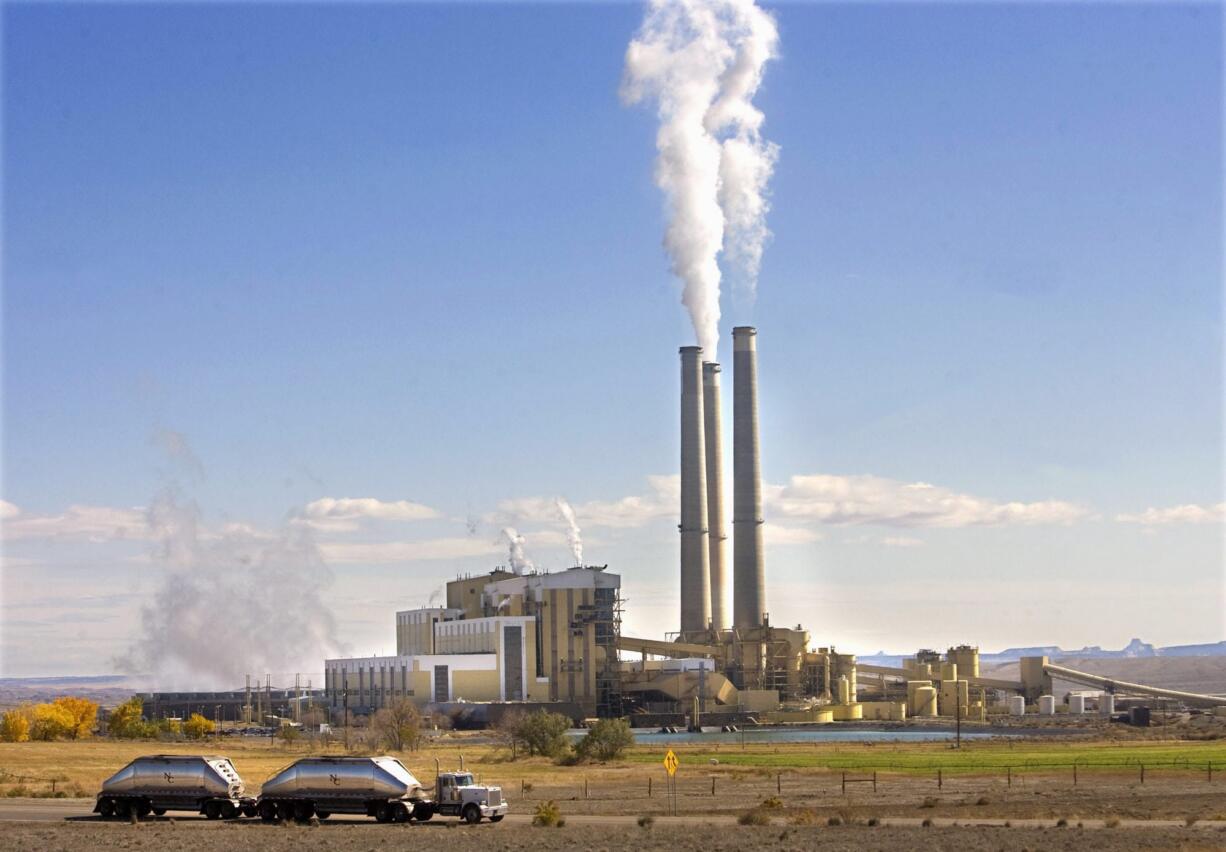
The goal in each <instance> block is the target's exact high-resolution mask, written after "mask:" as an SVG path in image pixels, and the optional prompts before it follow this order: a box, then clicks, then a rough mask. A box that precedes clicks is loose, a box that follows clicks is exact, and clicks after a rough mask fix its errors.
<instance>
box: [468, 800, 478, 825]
mask: <svg viewBox="0 0 1226 852" xmlns="http://www.w3.org/2000/svg"><path fill="white" fill-rule="evenodd" d="M464 821H465V822H466V823H468V824H469V825H476V824H477V823H479V822H481V809H480V808H479V807H477V806H476V805H465V806H464Z"/></svg>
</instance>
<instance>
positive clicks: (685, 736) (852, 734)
mask: <svg viewBox="0 0 1226 852" xmlns="http://www.w3.org/2000/svg"><path fill="white" fill-rule="evenodd" d="M1017 733H1019V731H1010V732H1009V734H1010V735H1013V736H1016V735H1017ZM997 736H1001V734H999V733H988V732H983V731H976V732H974V733H968V732H966V731H963V732H962V739H964V740H983V739H991V738H993V737H997ZM742 737H743V738H744V739H743V741H744V742H745V743H746V744H747V745H753V744H755V743H837V742H932V741H942V740H952V739H953V738H954V732H953V731H945V730H940V729H926V728H892V729H891V728H884V729H876V730H874V729H872V728H858V727H855V728H844V727H834V726H830V727H823V728H752V729H747V730H745V731H743V732H738V733H725V732H723V731H721V730H719V729H718V728H708V729H707V730H706V731H704V732H703V733H701V734H691V733H689V732H688V731H679V732H678V733H675V734H662V733H660V732H659V730H658V729H656V730H652V729H646V728H636V729H635V730H634V740H635V742H636V743H638V744H639V745H653V744H657V743H658V744H661V745H667V744H669V743H736V744H738V745H739V744H740V743H741V742H742Z"/></svg>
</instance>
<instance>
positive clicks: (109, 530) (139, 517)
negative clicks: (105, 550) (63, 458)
mask: <svg viewBox="0 0 1226 852" xmlns="http://www.w3.org/2000/svg"><path fill="white" fill-rule="evenodd" d="M0 511H2V514H0V519H2V520H3V521H4V523H3V525H0V531H2V533H3V537H4V538H5V539H23V538H48V539H86V540H89V541H114V540H123V539H131V540H143V539H147V538H148V537H149V524H148V520H147V518H146V516H145V510H144V509H142V508H140V507H135V508H127V509H123V508H114V507H111V506H69V507H68V508H67V509H65V510H64V511H63V512H62V513H60V514H58V515H27V514H26V513H25V512H22V511H21V509H20V508H18V507H17V506H15V505H14V504H12V503H8V502H5V503H4V506H3V508H2V510H0Z"/></svg>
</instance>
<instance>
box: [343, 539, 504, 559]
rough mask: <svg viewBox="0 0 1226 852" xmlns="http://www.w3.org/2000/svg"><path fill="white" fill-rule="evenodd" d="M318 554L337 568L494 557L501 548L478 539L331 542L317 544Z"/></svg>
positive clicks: (495, 543) (500, 551)
mask: <svg viewBox="0 0 1226 852" xmlns="http://www.w3.org/2000/svg"><path fill="white" fill-rule="evenodd" d="M319 550H320V552H321V553H322V554H323V556H324V559H325V560H327V561H328V562H333V563H337V564H344V563H368V564H388V563H395V562H420V561H423V560H428V559H429V560H447V559H466V558H470V557H476V556H498V555H499V554H501V553H503V551H504V550H505V548H504V547H503V546H502V545H501V544H499V543H498V542H490V541H485V540H484V539H479V538H433V539H423V540H421V541H380V542H339V541H332V542H323V543H321V544H320V545H319Z"/></svg>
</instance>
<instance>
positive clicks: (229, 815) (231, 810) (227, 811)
mask: <svg viewBox="0 0 1226 852" xmlns="http://www.w3.org/2000/svg"><path fill="white" fill-rule="evenodd" d="M237 816H238V808H236V807H234V803H233V802H222V804H221V818H222V819H234V818H235V817H237Z"/></svg>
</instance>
